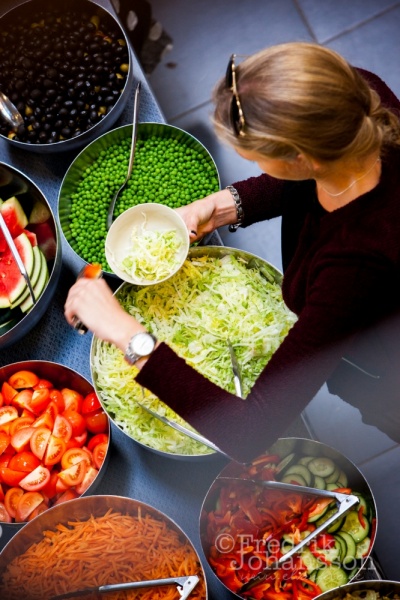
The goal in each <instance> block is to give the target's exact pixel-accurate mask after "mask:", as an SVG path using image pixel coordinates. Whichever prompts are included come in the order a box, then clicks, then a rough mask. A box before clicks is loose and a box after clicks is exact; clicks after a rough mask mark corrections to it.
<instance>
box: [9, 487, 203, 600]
mask: <svg viewBox="0 0 400 600" xmlns="http://www.w3.org/2000/svg"><path fill="white" fill-rule="evenodd" d="M110 510H111V511H112V512H113V513H120V515H121V520H122V519H123V517H124V516H125V515H126V516H129V517H134V518H137V517H139V518H140V519H143V520H145V518H146V515H148V516H149V517H150V518H152V519H156V520H157V521H160V522H161V523H163V524H164V525H165V528H166V530H168V531H172V532H174V534H176V533H177V534H178V542H177V544H179V546H178V548H179V547H180V544H181V545H182V546H183V545H185V546H188V547H191V550H192V551H193V554H194V560H196V564H197V570H196V573H189V572H188V570H187V567H185V565H184V564H179V565H176V569H177V571H176V572H171V573H170V576H171V577H173V576H178V575H179V576H180V577H181V576H185V575H197V576H198V577H199V578H200V581H199V583H198V584H197V586H196V587H195V588H194V590H193V592H192V593H191V594H190V598H193V600H207V598H208V592H207V585H206V580H205V575H204V571H203V568H202V565H201V562H200V559H199V557H198V555H197V552H196V550H195V548H194V546H193V544H192V542H191V541H190V539H189V538H188V537H187V535H186V534H185V533H184V531H183V530H182V529H181V528H180V527H179V526H178V525H177V524H176V523H175V522H174V521H173V520H172V519H171V518H170V517H168V516H167V515H165V514H164V513H162V512H161V511H159V510H157V509H155V508H153V507H152V506H150V505H148V504H145V503H144V502H140V501H139V500H133V499H131V498H125V497H119V496H101V495H99V496H92V497H87V498H79V499H77V500H71V501H70V502H67V503H66V504H64V505H63V504H61V505H59V506H55V507H53V508H51V509H50V510H49V511H47V512H45V513H43V514H42V515H40V516H39V517H37V518H36V519H34V520H33V521H32V522H31V523H28V524H27V525H26V526H25V527H24V528H23V529H22V530H21V531H19V532H18V533H17V534H16V535H15V537H14V538H13V539H12V540H11V541H9V542H8V544H7V545H6V546H5V548H4V549H3V551H2V552H1V554H0V588H1V582H2V579H3V577H4V574H5V572H6V570H7V567H8V565H9V564H10V563H11V561H12V560H14V559H15V558H16V557H18V556H20V555H21V554H23V553H24V552H26V551H27V550H28V549H29V548H30V547H31V546H32V544H35V543H38V542H40V541H41V540H42V539H43V532H44V531H48V530H52V531H55V530H56V528H57V526H58V525H59V524H63V525H65V526H68V524H69V523H71V522H76V521H87V520H88V519H90V518H91V517H94V518H98V517H104V516H105V515H106V513H107V512H108V511H110ZM162 535H163V534H162V533H161V536H162ZM127 541H128V540H125V543H127ZM132 542H133V544H135V539H134V536H133V537H132ZM79 544H80V542H79ZM93 544H95V541H92V542H91V548H89V550H94V551H95V552H96V547H95V546H93ZM114 545H116V546H118V538H116V537H115V536H114V539H110V540H109V546H107V547H102V548H98V550H97V559H96V566H98V567H99V570H100V569H101V566H102V565H104V567H105V568H107V567H108V562H109V561H112V562H113V563H114V564H115V555H114V554H113V550H114ZM136 547H137V545H136ZM78 551H79V548H77V552H78ZM169 551H170V550H169V549H168V547H166V548H163V547H162V543H160V544H159V543H158V542H157V541H154V548H153V550H152V555H153V560H154V562H155V561H156V560H157V558H159V557H160V558H161V559H162V560H163V561H164V564H165V553H166V552H169ZM132 556H135V555H132ZM132 556H127V557H126V558H125V562H132V560H129V559H132ZM136 556H137V554H136ZM169 558H171V560H170V561H169V562H168V563H167V565H166V566H164V569H163V572H162V573H159V574H158V577H157V574H156V573H154V574H153V575H152V576H150V577H149V576H148V577H147V579H149V578H151V579H156V578H164V577H167V576H168V574H167V573H168V571H171V570H172V568H173V567H172V565H173V564H174V561H173V557H169ZM61 559H62V557H61V556H60V560H61ZM81 560H82V563H83V562H84V558H82V559H81ZM133 560H134V559H133ZM125 562H124V563H123V564H121V562H118V563H117V565H116V570H115V572H114V573H113V574H112V581H110V580H108V581H107V582H104V583H121V582H124V581H126V566H125ZM63 568H67V567H65V565H64V566H63ZM86 568H88V567H86ZM34 569H35V565H34V563H31V565H30V569H29V571H30V572H29V573H26V575H27V576H32V574H33V570H34ZM132 569H133V570H134V565H133V566H132ZM107 570H108V571H109V569H108V568H107ZM46 572H47V574H46V576H45V577H46V579H47V584H48V585H49V583H48V580H50V585H51V586H52V585H53V581H54V585H55V586H56V585H57V580H58V579H59V573H58V572H57V570H56V569H54V568H53V566H52V565H51V568H47V569H46ZM131 574H132V573H131ZM24 576H25V574H24V573H22V572H21V581H22V582H24ZM42 577H43V578H44V574H42ZM86 577H87V579H86V581H89V579H90V577H91V573H90V567H89V572H88V573H87V576H86ZM75 579H76V578H75ZM135 580H136V578H135ZM64 581H65V573H64ZM28 585H29V584H28ZM88 585H96V584H95V583H91V584H88ZM55 589H57V588H55ZM58 589H59V588H58ZM75 589H76V588H71V589H69V590H68V591H70V592H72V591H75ZM3 591H4V590H3ZM6 591H7V590H6ZM11 592H12V590H9V593H10V596H11ZM25 594H27V595H24V600H33V598H35V599H36V600H37V599H38V598H39V597H40V600H43V596H37V595H35V596H29V593H28V592H27V591H25ZM12 597H14V596H12ZM46 597H47V596H46ZM124 597H125V596H124ZM177 597H178V593H177ZM2 598H3V596H2ZM5 598H6V597H5V596H4V600H5Z"/></svg>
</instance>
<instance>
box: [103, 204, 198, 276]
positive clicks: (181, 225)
mask: <svg viewBox="0 0 400 600" xmlns="http://www.w3.org/2000/svg"><path fill="white" fill-rule="evenodd" d="M170 230H174V231H176V239H177V240H178V241H179V242H180V245H179V247H178V248H177V252H176V254H175V256H174V258H173V259H172V260H171V262H170V265H169V264H166V265H165V267H166V268H168V272H167V271H166V269H163V270H162V274H161V276H160V277H154V278H152V277H149V278H148V279H145V278H141V277H139V276H135V274H134V272H132V271H129V269H127V270H125V269H123V267H122V261H123V259H124V258H125V257H126V256H127V255H128V254H129V252H130V251H131V249H133V243H134V242H133V240H132V233H133V232H134V237H135V238H136V236H137V241H138V243H140V238H143V235H146V233H147V232H149V233H150V232H156V233H161V234H163V233H164V232H167V231H170ZM150 235H152V234H150ZM105 250H106V257H107V261H108V264H109V265H110V267H111V268H112V270H113V271H114V273H115V275H117V276H118V277H119V278H120V279H122V280H123V281H127V282H128V283H133V284H135V285H152V284H156V283H161V282H162V281H165V280H166V279H168V278H169V277H171V276H172V275H174V273H176V272H177V271H178V270H179V269H180V268H181V266H182V265H183V263H184V261H185V259H186V257H187V254H188V251H189V232H188V230H187V228H186V225H185V222H184V221H183V219H182V217H181V216H180V215H179V214H178V213H177V212H176V211H175V210H173V209H172V208H169V207H168V206H165V205H164V204H157V203H147V204H138V205H137V206H133V207H132V208H129V209H128V210H126V211H125V212H124V213H122V215H120V216H119V217H118V218H117V219H116V220H115V221H114V223H113V224H112V225H111V227H110V229H109V231H108V234H107V237H106V246H105ZM155 258H156V256H155ZM159 258H160V261H161V260H162V258H163V257H162V254H160V257H159ZM140 261H141V257H140V256H139V257H138V263H137V264H138V265H139V264H140ZM152 262H153V261H151V262H150V266H151V265H152ZM169 267H170V268H169Z"/></svg>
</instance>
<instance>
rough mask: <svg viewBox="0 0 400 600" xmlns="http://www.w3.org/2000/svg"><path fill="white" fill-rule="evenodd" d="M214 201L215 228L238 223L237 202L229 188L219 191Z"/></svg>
mask: <svg viewBox="0 0 400 600" xmlns="http://www.w3.org/2000/svg"><path fill="white" fill-rule="evenodd" d="M213 201H214V206H215V210H214V214H215V228H217V227H222V226H223V225H231V224H234V223H237V220H238V218H237V209H236V204H235V202H234V199H233V197H232V193H231V191H230V190H229V189H228V188H225V189H223V190H220V191H219V192H217V194H215V197H214V198H213Z"/></svg>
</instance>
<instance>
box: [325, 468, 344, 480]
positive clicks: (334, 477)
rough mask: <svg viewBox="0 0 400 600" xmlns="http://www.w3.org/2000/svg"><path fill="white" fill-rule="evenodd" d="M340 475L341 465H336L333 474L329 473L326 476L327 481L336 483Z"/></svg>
mask: <svg viewBox="0 0 400 600" xmlns="http://www.w3.org/2000/svg"><path fill="white" fill-rule="evenodd" d="M339 477H340V469H339V467H335V470H334V471H333V473H332V474H331V475H328V476H327V477H325V481H326V483H336V481H337V480H338V479H339Z"/></svg>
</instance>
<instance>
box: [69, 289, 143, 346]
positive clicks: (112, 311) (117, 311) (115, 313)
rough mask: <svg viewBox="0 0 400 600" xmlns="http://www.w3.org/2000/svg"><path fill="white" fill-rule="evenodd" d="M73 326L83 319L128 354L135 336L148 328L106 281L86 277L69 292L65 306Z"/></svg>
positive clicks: (88, 326) (103, 337)
mask: <svg viewBox="0 0 400 600" xmlns="http://www.w3.org/2000/svg"><path fill="white" fill-rule="evenodd" d="M64 314H65V318H66V319H67V321H68V323H69V324H70V325H74V321H75V319H79V320H80V321H82V323H84V325H86V327H87V328H88V329H90V331H92V332H93V333H94V334H95V335H96V336H97V337H98V338H100V339H102V340H105V341H107V342H111V343H113V344H115V345H116V346H117V347H118V348H120V350H122V351H125V349H126V347H127V345H128V342H129V340H130V339H131V337H132V336H133V335H134V334H135V333H139V331H145V328H144V327H143V326H142V325H141V324H140V323H139V322H138V321H136V319H134V318H133V317H132V316H131V315H129V314H128V313H127V312H126V311H125V310H124V309H123V308H122V307H121V305H120V304H119V302H118V300H117V299H116V298H115V296H114V295H113V293H112V291H111V289H110V288H109V286H108V285H107V283H106V281H105V280H104V279H88V278H85V277H82V278H81V279H78V281H77V282H76V283H75V284H74V285H73V286H72V287H71V289H70V290H69V293H68V296H67V300H66V302H65V307H64Z"/></svg>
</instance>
